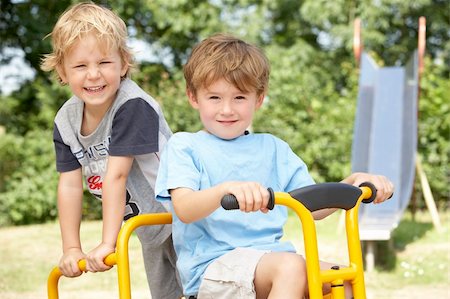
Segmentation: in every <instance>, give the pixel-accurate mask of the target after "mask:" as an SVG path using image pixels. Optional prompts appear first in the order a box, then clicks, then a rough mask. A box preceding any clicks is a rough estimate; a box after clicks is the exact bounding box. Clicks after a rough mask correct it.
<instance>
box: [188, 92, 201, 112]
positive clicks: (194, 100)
mask: <svg viewBox="0 0 450 299" xmlns="http://www.w3.org/2000/svg"><path fill="white" fill-rule="evenodd" d="M186 95H187V97H188V99H189V104H191V106H192V108H194V109H198V100H197V97H196V95H195V94H194V93H193V92H192V91H191V90H190V89H186Z"/></svg>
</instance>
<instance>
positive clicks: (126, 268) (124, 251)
mask: <svg viewBox="0 0 450 299" xmlns="http://www.w3.org/2000/svg"><path fill="white" fill-rule="evenodd" d="M170 223H172V215H171V214H170V213H157V214H144V215H138V216H135V217H133V218H130V219H129V220H128V221H127V222H125V224H124V225H123V226H122V228H121V230H120V232H119V235H118V237H117V244H116V254H117V278H118V280H119V298H120V299H131V288H130V264H129V259H128V241H129V239H130V236H131V233H132V232H133V231H134V230H135V229H136V228H138V227H140V226H143V225H155V224H170Z"/></svg>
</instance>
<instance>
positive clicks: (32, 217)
mask: <svg viewBox="0 0 450 299" xmlns="http://www.w3.org/2000/svg"><path fill="white" fill-rule="evenodd" d="M0 156H2V157H3V158H2V160H1V161H0V169H1V170H2V177H1V178H0V181H1V192H2V193H1V194H0V196H1V201H0V225H2V226H3V225H10V224H14V225H17V224H30V223H41V222H45V221H48V220H52V219H55V217H56V214H57V212H56V201H55V198H56V184H57V175H56V171H55V167H54V151H53V146H52V135H51V132H50V131H30V132H28V133H27V134H26V135H25V136H17V135H8V134H6V135H4V136H2V138H1V141H0Z"/></svg>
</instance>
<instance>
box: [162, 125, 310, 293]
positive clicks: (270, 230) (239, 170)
mask: <svg viewBox="0 0 450 299" xmlns="http://www.w3.org/2000/svg"><path fill="white" fill-rule="evenodd" d="M226 181H256V182H259V183H260V184H261V185H263V186H265V187H271V188H272V189H273V190H274V191H284V192H287V191H291V190H293V189H296V188H300V187H303V186H307V185H311V184H314V181H313V179H312V178H311V176H310V175H309V173H308V169H307V167H306V165H305V163H304V162H303V161H302V160H301V159H300V158H299V157H297V155H295V154H294V153H293V152H292V150H291V149H290V147H289V145H288V144H287V143H286V142H284V141H282V140H281V139H279V138H277V137H275V136H273V135H270V134H249V135H242V136H240V137H238V138H236V139H233V140H224V139H220V138H217V137H216V136H214V135H211V134H209V133H207V132H204V131H200V132H197V133H176V134H174V135H173V136H172V137H171V139H169V141H168V143H167V144H166V146H165V147H164V150H163V153H162V156H161V162H160V168H159V172H158V177H157V180H156V187H155V189H156V190H155V191H156V195H157V200H160V201H170V199H171V198H170V194H169V190H171V189H175V188H180V187H183V188H190V189H192V190H203V189H207V188H210V187H212V186H215V185H217V184H220V183H222V182H226ZM286 219H287V210H286V208H285V207H283V206H275V208H274V209H273V210H272V211H269V213H267V214H264V213H261V212H253V213H243V212H241V211H239V210H236V211H226V210H224V209H223V208H219V209H217V210H216V211H214V212H213V213H211V214H210V215H209V216H208V217H206V218H204V219H201V220H199V221H196V222H193V223H190V224H185V223H183V222H181V221H180V220H179V219H178V218H177V216H176V214H175V213H174V214H173V224H172V236H173V243H174V246H175V250H176V252H177V255H178V262H177V267H178V270H179V272H180V276H181V282H182V284H183V289H184V294H185V295H195V294H197V292H198V289H199V286H200V282H201V279H202V277H203V273H204V272H205V270H206V267H207V266H208V265H209V264H210V263H211V262H212V261H214V260H215V259H216V258H218V257H220V256H222V255H223V254H225V253H227V252H229V251H231V250H233V249H235V248H237V247H252V248H255V249H262V250H271V251H291V252H295V248H294V246H293V245H292V244H291V243H290V242H281V241H280V238H281V237H282V235H283V225H284V223H285V222H286Z"/></svg>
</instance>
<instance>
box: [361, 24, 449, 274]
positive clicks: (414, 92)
mask: <svg viewBox="0 0 450 299" xmlns="http://www.w3.org/2000/svg"><path fill="white" fill-rule="evenodd" d="M360 28H361V24H360V20H359V19H356V20H355V23H354V33H355V34H354V40H353V50H354V55H355V58H356V61H357V63H358V64H359V67H360V74H359V92H358V103H357V111H356V118H355V124H354V135H353V145H352V172H359V171H361V172H368V173H376V174H380V175H384V176H386V177H388V178H389V179H390V180H391V181H392V182H393V183H394V186H395V188H396V190H395V194H394V196H393V197H392V199H391V200H389V201H388V202H386V203H385V204H383V205H367V206H364V207H362V208H361V212H360V218H359V224H360V236H361V240H363V241H365V245H366V246H365V248H366V249H367V254H366V268H367V270H368V271H371V270H372V269H373V267H374V264H375V252H374V251H375V247H374V246H375V245H374V241H378V240H380V241H381V240H389V239H390V238H391V232H392V231H393V230H394V229H395V228H396V227H397V226H398V224H399V222H400V220H401V218H402V215H403V213H404V211H405V209H406V208H407V206H408V203H409V201H410V198H411V194H412V192H413V189H414V180H415V167H414V166H416V169H417V173H418V175H419V178H420V180H421V184H422V190H423V191H424V195H425V200H426V204H427V207H428V209H429V210H430V212H431V213H432V216H433V222H434V224H435V226H436V227H437V228H438V229H439V228H440V223H439V217H438V216H437V211H436V206H435V204H434V200H433V199H432V197H431V198H430V195H431V192H427V190H429V186H428V182H427V180H426V176H425V174H424V173H423V170H422V167H421V164H420V159H419V156H418V155H417V153H416V151H417V122H418V108H417V107H418V98H419V90H420V75H421V73H422V71H423V57H424V53H425V18H424V17H421V18H420V19H419V38H418V40H419V41H418V50H416V51H414V53H413V55H412V57H411V59H410V60H409V62H408V63H407V64H406V66H404V67H397V66H396V67H378V66H377V65H376V63H375V62H374V61H373V60H372V58H371V57H370V56H369V54H368V53H366V52H364V51H362V49H363V45H362V42H361V37H360V35H361V29H360ZM380 140H383V142H380ZM436 219H437V220H436Z"/></svg>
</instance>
